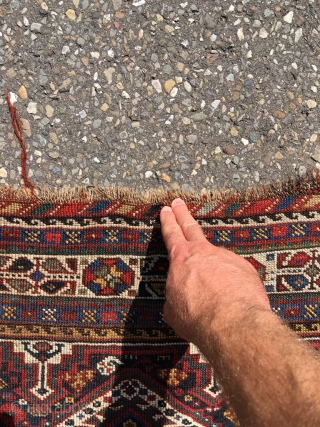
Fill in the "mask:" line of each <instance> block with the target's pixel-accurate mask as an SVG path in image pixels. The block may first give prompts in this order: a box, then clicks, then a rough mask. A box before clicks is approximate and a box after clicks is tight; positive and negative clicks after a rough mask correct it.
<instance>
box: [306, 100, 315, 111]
mask: <svg viewBox="0 0 320 427" xmlns="http://www.w3.org/2000/svg"><path fill="white" fill-rule="evenodd" d="M307 106H308V108H310V110H312V109H313V108H316V106H317V103H316V101H314V100H313V99H308V101H307Z"/></svg>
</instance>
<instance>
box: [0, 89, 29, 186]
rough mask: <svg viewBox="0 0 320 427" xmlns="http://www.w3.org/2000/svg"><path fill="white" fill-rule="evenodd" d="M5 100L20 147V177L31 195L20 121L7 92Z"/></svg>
mask: <svg viewBox="0 0 320 427" xmlns="http://www.w3.org/2000/svg"><path fill="white" fill-rule="evenodd" d="M6 98H7V103H8V107H9V110H10V115H11V123H12V127H13V129H14V133H15V134H16V137H17V138H18V140H19V143H20V147H21V175H22V179H23V182H24V185H25V186H26V187H27V188H29V190H31V191H32V193H34V191H35V189H34V185H33V184H32V182H31V181H30V179H29V178H28V174H27V157H28V156H27V150H26V146H25V142H24V139H23V135H22V125H21V123H20V120H19V117H18V114H17V109H16V107H15V106H14V105H13V104H12V102H11V100H10V96H9V93H8V92H7V93H6Z"/></svg>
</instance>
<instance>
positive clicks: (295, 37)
mask: <svg viewBox="0 0 320 427" xmlns="http://www.w3.org/2000/svg"><path fill="white" fill-rule="evenodd" d="M301 37H302V28H298V29H297V31H296V32H295V35H294V41H295V43H298V41H299V40H300V39H301Z"/></svg>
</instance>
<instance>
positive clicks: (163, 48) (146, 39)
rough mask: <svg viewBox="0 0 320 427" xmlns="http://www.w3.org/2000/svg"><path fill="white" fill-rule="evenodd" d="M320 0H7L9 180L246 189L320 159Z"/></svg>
mask: <svg viewBox="0 0 320 427" xmlns="http://www.w3.org/2000/svg"><path fill="white" fill-rule="evenodd" d="M319 18H320V3H319V1H317V0H309V1H307V0H297V1H294V0H291V1H287V0H263V1H258V0H256V1H250V0H242V1H231V0H226V1H225V0H217V1H209V0H194V1H185V2H181V1H156V0H153V1H151V0H133V1H123V0H112V1H111V0H107V1H95V2H93V1H89V0H72V1H71V0H70V1H69V0H63V1H56V0H53V1H47V2H41V1H39V0H37V1H31V0H10V1H8V0H0V72H1V74H0V149H1V152H0V183H9V184H11V185H13V186H15V187H17V186H19V183H20V175H19V165H20V160H19V156H20V149H19V145H18V142H17V140H16V138H15V137H14V135H13V131H12V127H11V123H10V116H9V113H8V108H7V105H6V100H5V93H6V91H7V90H8V91H9V92H10V96H11V99H12V101H14V102H15V106H16V107H17V109H18V112H19V115H20V117H21V120H22V123H23V127H24V130H25V140H26V144H27V148H28V153H29V162H28V168H29V176H30V177H31V179H32V180H33V182H34V183H35V184H36V185H50V186H58V187H61V186H64V185H67V186H78V185H90V186H109V185H116V186H125V187H129V188H136V189H141V190H147V189H150V188H159V187H163V188H169V189H170V188H172V189H178V188H182V189H184V190H190V189H194V190H197V191H200V190H202V189H204V188H206V189H223V188H227V187H234V188H247V187H248V186H253V185H258V184H259V183H263V184H267V183H269V182H270V181H273V180H276V179H281V180H283V179H286V177H288V176H298V175H303V174H304V173H305V172H306V171H307V170H308V169H310V168H313V167H316V166H320V164H319V163H317V162H320V147H319V141H320V135H319V133H320V125H319V123H320V121H319V117H320V97H319V93H320V85H319V83H320V19H319Z"/></svg>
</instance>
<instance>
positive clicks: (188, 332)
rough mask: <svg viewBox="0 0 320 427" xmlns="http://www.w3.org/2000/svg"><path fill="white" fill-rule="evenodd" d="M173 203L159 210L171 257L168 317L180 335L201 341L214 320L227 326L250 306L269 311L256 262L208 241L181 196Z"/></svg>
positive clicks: (167, 297) (241, 315)
mask: <svg viewBox="0 0 320 427" xmlns="http://www.w3.org/2000/svg"><path fill="white" fill-rule="evenodd" d="M171 206H172V208H170V207H168V206H165V207H163V208H162V210H161V213H160V221H161V229H162V235H163V238H164V241H165V244H166V247H167V250H168V253H169V260H170V267H169V272H168V278H167V287H166V302H165V305H164V317H165V320H166V322H167V323H168V324H169V325H170V326H172V327H173V328H174V329H175V331H176V332H177V333H178V335H180V336H181V337H182V338H184V339H185V340H187V341H190V342H193V343H194V344H196V345H199V344H200V343H201V342H202V341H203V334H204V332H205V331H206V330H208V329H209V327H210V326H211V324H212V322H218V323H219V324H222V325H226V324H227V323H228V322H234V321H237V320H238V319H241V317H243V316H244V315H246V314H247V313H248V311H250V310H251V309H258V310H268V311H271V310H270V304H269V300H268V297H267V294H266V292H265V289H264V286H263V284H262V282H261V280H260V277H259V275H258V273H257V271H256V270H255V268H254V267H253V266H252V264H250V262H249V261H247V260H245V259H244V258H242V257H241V256H239V255H237V254H235V253H233V252H231V251H229V250H227V249H225V248H223V247H218V246H214V245H212V244H211V243H209V242H208V240H207V239H206V237H205V235H204V234H203V231H202V229H201V227H200V225H199V224H198V223H197V221H195V219H194V218H193V217H192V215H191V214H190V212H189V211H188V208H187V206H186V204H185V203H184V202H183V201H182V200H181V199H175V200H174V201H173V202H172V205H171Z"/></svg>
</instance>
